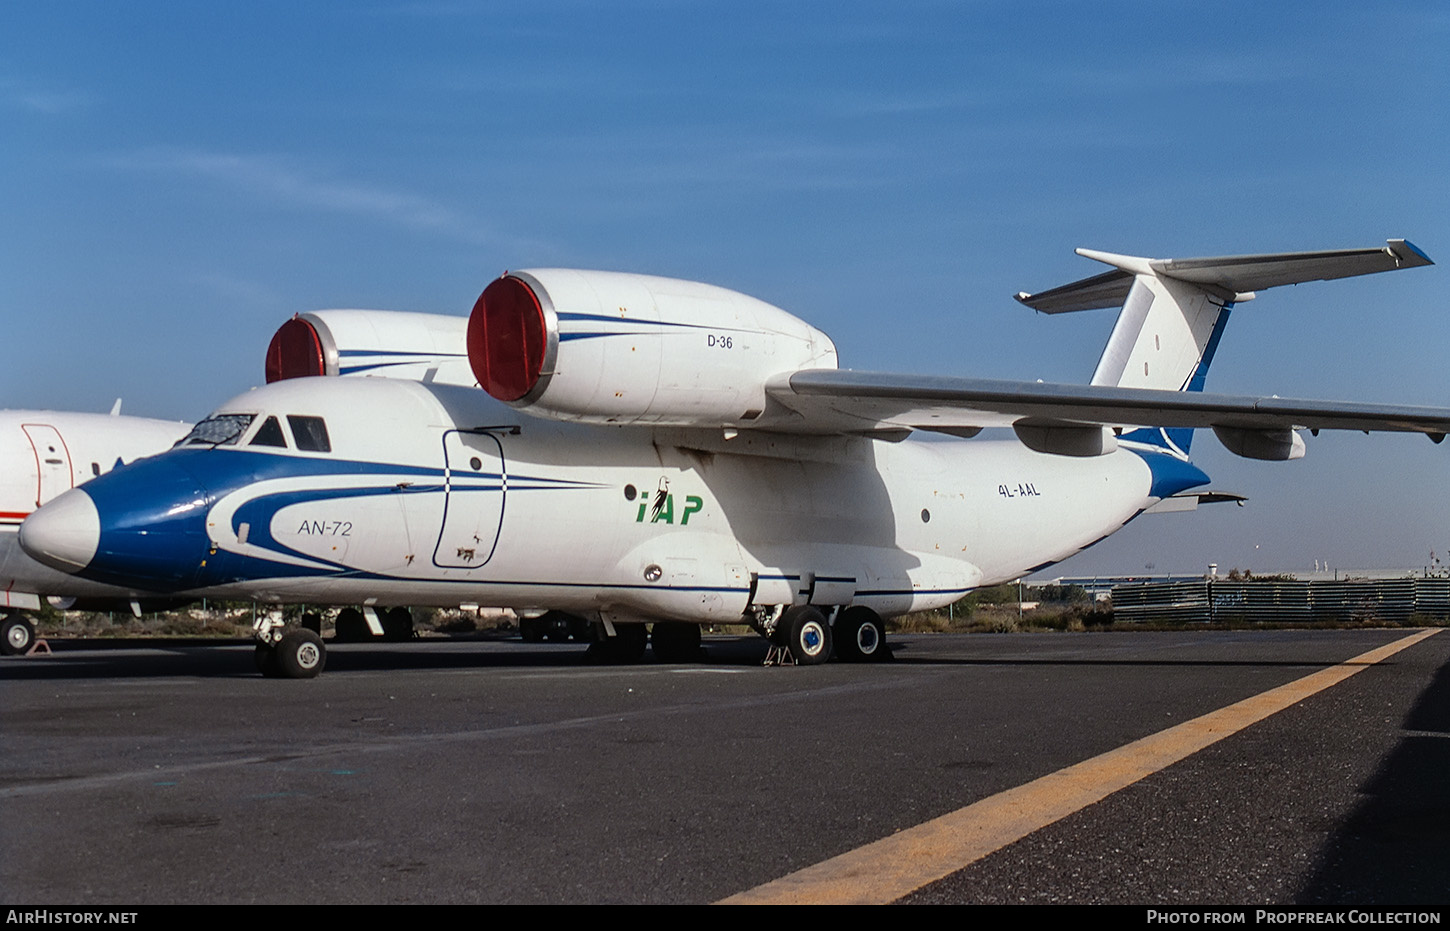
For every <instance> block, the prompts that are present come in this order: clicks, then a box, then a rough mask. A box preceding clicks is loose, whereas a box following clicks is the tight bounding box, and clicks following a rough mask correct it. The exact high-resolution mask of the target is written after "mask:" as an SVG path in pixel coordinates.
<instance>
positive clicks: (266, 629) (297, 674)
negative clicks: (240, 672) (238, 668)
mask: <svg viewBox="0 0 1450 931" xmlns="http://www.w3.org/2000/svg"><path fill="white" fill-rule="evenodd" d="M253 658H254V660H255V661H256V664H257V671H258V672H260V673H261V674H262V675H264V676H266V677H267V678H269V679H311V678H313V677H315V676H316V675H317V674H318V673H320V672H322V668H323V667H324V666H326V665H327V648H326V647H324V646H323V645H322V637H321V636H320V635H319V634H318V633H317V632H316V631H314V630H309V629H308V628H306V627H296V628H293V629H291V630H288V631H286V632H285V633H284V632H283V631H282V621H281V618H280V616H278V617H266V618H259V619H258V621H257V649H256V653H255V654H254V656H253Z"/></svg>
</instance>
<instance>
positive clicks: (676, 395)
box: [468, 268, 836, 426]
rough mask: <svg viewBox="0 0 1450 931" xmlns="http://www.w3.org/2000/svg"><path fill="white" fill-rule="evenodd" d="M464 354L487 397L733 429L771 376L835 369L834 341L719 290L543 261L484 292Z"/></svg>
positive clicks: (745, 419)
mask: <svg viewBox="0 0 1450 931" xmlns="http://www.w3.org/2000/svg"><path fill="white" fill-rule="evenodd" d="M468 361H469V364H470V365H471V366H472V368H473V374H474V376H475V377H476V378H477V379H478V383H479V385H481V386H482V387H483V388H484V390H486V391H487V392H488V393H489V394H491V395H493V396H494V397H495V398H498V399H499V400H500V401H505V402H507V403H509V404H511V405H513V406H514V407H517V408H520V409H526V410H529V411H530V412H531V413H536V414H539V415H541V416H546V417H551V418H554V419H556V420H582V421H589V422H592V423H613V424H630V423H650V424H662V425H671V426H731V425H737V426H738V425H748V424H750V423H751V422H752V421H754V420H755V419H757V418H758V417H760V415H761V414H762V413H764V412H765V404H766V395H765V384H766V382H767V381H768V380H769V379H770V378H771V377H772V376H774V375H779V374H781V373H784V372H795V371H798V370H800V369H808V368H835V367H836V347H835V345H834V344H833V343H832V342H831V340H830V338H829V337H828V336H826V334H825V333H822V332H821V331H820V330H818V329H816V328H815V327H813V326H811V325H809V324H808V323H806V322H805V321H803V320H801V319H799V318H797V317H794V316H792V315H791V314H788V313H786V312H785V311H783V310H781V309H780V308H779V307H774V306H772V305H770V304H767V303H765V302H764V301H760V300H757V299H755V298H753V297H749V296H747V295H744V294H740V293H739V292H736V291H731V290H728V289H726V288H720V287H716V286H714V285H708V284H700V283H698V282H694V281H680V280H677V279H673V278H657V277H654V276H650V275H632V274H623V273H619V272H597V271H577V270H574V269H561V268H545V269H532V270H529V271H519V272H509V273H506V274H505V275H504V276H503V277H501V278H499V279H497V280H495V281H494V282H493V283H492V284H490V285H489V286H488V287H487V288H485V289H484V292H483V294H482V295H481V296H480V297H479V299H478V302H477V303H476V304H474V306H473V314H472V316H471V317H470V318H469V321H468Z"/></svg>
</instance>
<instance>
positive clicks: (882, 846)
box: [719, 629, 1437, 905]
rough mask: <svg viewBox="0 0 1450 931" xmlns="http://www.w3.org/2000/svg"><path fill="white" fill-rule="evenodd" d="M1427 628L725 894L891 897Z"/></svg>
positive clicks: (866, 900) (744, 900)
mask: <svg viewBox="0 0 1450 931" xmlns="http://www.w3.org/2000/svg"><path fill="white" fill-rule="evenodd" d="M1436 632H1437V629H1430V630H1422V631H1419V632H1418V633H1415V634H1412V635H1410V636H1408V637H1402V638H1401V639H1399V640H1396V641H1394V642H1393V643H1388V644H1386V645H1384V646H1382V647H1379V648H1377V649H1374V650H1370V651H1369V652H1368V653H1362V654H1360V655H1359V656H1356V657H1354V658H1353V659H1349V660H1346V661H1344V662H1343V663H1340V664H1339V665H1337V666H1331V667H1329V668H1327V669H1321V670H1320V671H1319V672H1316V673H1313V674H1311V675H1308V676H1305V677H1304V678H1302V679H1298V680H1296V681H1294V682H1290V683H1287V684H1285V685H1281V686H1279V687H1278V688H1274V689H1270V690H1269V691H1267V692H1263V693H1261V694H1259V695H1255V696H1253V697H1251V698H1246V699H1244V700H1243V701H1240V702H1236V703H1234V704H1232V705H1229V706H1228V707H1226V708H1220V709H1219V710H1217V711H1212V712H1209V713H1208V714H1205V715H1203V716H1202V717H1198V718H1194V719H1193V720H1192V721H1185V722H1184V723H1182V724H1179V725H1177V726H1176V727H1170V728H1169V729H1168V730H1166V731H1160V732H1159V733H1157V734H1153V735H1150V736H1148V737H1144V738H1142V739H1141V740H1135V741H1133V742H1132V743H1130V744H1126V745H1124V746H1122V747H1119V748H1118V749H1116V750H1110V751H1108V752H1107V753H1104V754H1102V755H1101V756H1096V757H1093V758H1092V759H1090V760H1085V761H1083V762H1081V763H1078V764H1076V765H1075V766H1069V767H1067V768H1066V769H1062V770H1059V771H1057V772H1055V773H1052V774H1050V775H1047V776H1043V777H1042V778H1040V779H1036V780H1034V781H1032V782H1029V783H1027V784H1026V785H1022V786H1018V787H1017V788H1015V789H1008V790H1007V791H1006V792H1000V793H998V794H997V795H993V796H991V797H990V798H985V799H982V800H981V801H980V802H975V803H973V804H971V805H968V806H967V807H965V808H959V809H957V810H956V811H954V812H951V813H950V814H946V815H942V816H941V817H940V818H934V819H933V820H931V821H927V822H926V823H924V824H919V825H917V826H916V827H914V828H908V829H907V830H905V831H901V832H899V833H896V834H893V835H891V836H890V837H885V838H882V839H881V840H879V841H876V842H874V843H871V844H867V845H866V846H864V847H858V848H856V849H855V850H852V851H849V852H847V853H843V854H841V855H840V856H839V857H833V858H831V859H829V860H826V861H825V862H823V863H817V864H816V865H815V866H809V867H806V868H805V869H803V870H800V871H798V872H795V873H791V874H790V875H789V876H783V877H781V878H780V879H777V880H775V881H773V882H768V883H766V884H765V885H763V886H756V887H755V888H754V889H747V890H745V891H744V892H741V893H738V894H736V895H732V896H730V897H729V898H728V899H723V900H722V901H721V902H720V903H719V904H722V905H885V904H886V903H888V902H894V901H896V900H897V899H899V898H901V897H902V896H904V895H907V894H908V893H911V892H914V891H916V890H917V889H920V888H921V887H922V886H925V885H927V884H928V883H933V882H936V881H937V880H938V879H942V878H943V877H946V876H950V875H951V874H952V873H955V872H956V871H957V870H960V869H963V868H965V867H966V866H968V865H970V864H972V863H975V862H976V861H977V860H980V859H981V858H983V857H985V856H987V855H988V854H989V853H993V852H994V851H997V850H1001V849H1002V848H1003V847H1006V846H1007V845H1008V844H1011V843H1013V842H1014V841H1018V840H1021V839H1022V838H1024V837H1026V836H1027V835H1028V834H1031V833H1032V832H1033V831H1036V830H1038V829H1040V828H1044V827H1046V826H1048V825H1049V824H1052V823H1053V822H1055V821H1058V820H1060V819H1062V818H1065V817H1067V816H1068V815H1070V814H1072V813H1073V812H1076V811H1081V810H1082V809H1084V808H1086V807H1087V806H1089V805H1092V804H1093V803H1095V802H1100V801H1102V800H1103V799H1105V798H1107V797H1108V796H1109V795H1112V794H1113V793H1114V792H1116V791H1118V790H1119V789H1122V788H1126V787H1127V786H1130V785H1132V784H1133V783H1135V782H1137V781H1138V780H1140V779H1142V778H1144V777H1146V776H1150V775H1152V774H1153V773H1155V772H1158V771H1159V770H1161V769H1163V768H1165V767H1167V766H1169V765H1171V764H1173V763H1177V762H1178V761H1179V760H1182V759H1185V758H1187V757H1189V756H1191V755H1192V754H1194V753H1197V752H1198V751H1199V750H1202V749H1203V748H1205V747H1208V746H1210V745H1212V744H1214V743H1217V742H1218V741H1220V740H1223V739H1224V738H1225V737H1228V736H1231V735H1233V734H1235V733H1237V732H1239V731H1241V730H1243V729H1244V728H1246V727H1248V726H1249V725H1250V724H1254V723H1256V722H1258V721H1262V720H1263V719H1264V718H1267V717H1269V716H1270V715H1272V714H1275V713H1277V712H1279V711H1283V710H1284V709H1285V708H1288V707H1289V706H1291V705H1293V704H1295V703H1297V702H1300V701H1303V700H1304V699H1306V698H1308V697H1309V696H1311V695H1314V694H1315V693H1317V692H1321V691H1323V690H1324V689H1327V688H1329V687H1330V686H1333V685H1337V684H1339V683H1340V682H1343V681H1344V680H1345V679H1348V678H1349V677H1350V676H1352V675H1354V674H1355V673H1357V672H1360V671H1361V670H1363V669H1365V668H1367V667H1369V666H1372V665H1374V664H1375V663H1378V662H1381V661H1382V660H1385V659H1387V658H1389V657H1391V656H1393V655H1394V654H1396V653H1398V652H1400V651H1401V650H1403V649H1405V648H1406V647H1410V646H1413V645H1415V644H1416V643H1419V642H1420V641H1421V640H1424V639H1425V638H1426V637H1429V636H1431V635H1432V634H1434V633H1436Z"/></svg>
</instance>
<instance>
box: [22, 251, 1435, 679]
mask: <svg viewBox="0 0 1450 931" xmlns="http://www.w3.org/2000/svg"><path fill="white" fill-rule="evenodd" d="M1083 254H1084V255H1086V256H1088V257H1090V258H1093V259H1097V260H1099V261H1101V262H1105V263H1106V264H1108V265H1110V266H1112V270H1111V271H1109V272H1107V273H1105V274H1101V275H1098V276H1096V277H1093V278H1088V279H1085V280H1083V281H1079V282H1076V283H1073V284H1070V285H1066V286H1063V287H1060V288H1056V289H1053V290H1051V291H1046V292H1042V293H1039V294H1031V295H1029V294H1021V295H1018V299H1019V300H1020V301H1022V302H1023V303H1024V304H1026V305H1027V306H1029V307H1033V308H1036V309H1038V310H1040V311H1043V312H1046V313H1061V312H1067V311H1075V310H1084V309H1089V308H1096V307H1110V306H1119V305H1121V306H1122V310H1121V312H1120V313H1119V315H1118V320H1117V324H1116V326H1115V328H1114V329H1113V332H1112V335H1111V337H1110V338H1109V340H1108V344H1107V348H1106V350H1105V351H1104V353H1103V356H1102V359H1101V361H1100V362H1099V364H1098V367H1097V371H1096V372H1095V374H1094V376H1093V379H1092V383H1091V384H1090V385H1087V386H1082V385H1060V384H1042V383H1035V382H1033V383H1018V382H1004V381H983V380H975V379H964V378H939V377H929V376H918V375H886V374H874V373H867V372H855V371H849V370H839V369H838V368H837V367H836V350H835V347H834V345H833V344H832V343H831V340H830V339H829V338H828V337H827V336H826V334H824V333H822V332H821V331H820V330H817V329H815V328H814V327H812V326H809V325H808V324H806V323H805V322H803V321H801V320H799V319H797V318H795V317H793V316H791V315H790V314H788V313H786V312H785V311H782V310H780V309H779V308H776V307H773V306H771V305H769V304H766V303H763V302H761V301H759V300H756V299H754V298H751V297H747V296H745V295H743V294H739V293H736V292H733V291H728V290H725V289H723V288H719V287H714V286H711V285H706V284H698V283H694V282H688V281H676V280H671V279H666V278H656V277H650V276H645V275H632V274H620V273H612V272H594V271H576V270H568V269H540V270H532V271H521V272H511V273H506V274H504V275H503V276H502V277H501V278H499V279H497V280H495V281H494V282H493V283H492V284H490V285H489V286H488V287H487V288H486V289H485V290H484V292H483V294H482V296H481V297H480V298H479V300H478V302H477V304H476V305H475V307H474V309H473V313H472V316H471V317H470V318H469V321H468V325H467V335H466V343H467V359H468V364H469V370H468V372H467V374H466V375H465V376H464V378H463V379H460V380H469V381H471V382H474V383H476V385H475V384H464V385H459V384H448V383H446V382H448V381H450V380H453V379H450V378H448V377H440V376H445V375H446V372H445V370H446V369H448V366H450V365H454V366H455V368H456V367H457V365H458V364H461V363H459V362H458V360H454V359H451V358H450V356H458V355H459V353H458V351H457V350H456V349H454V350H453V351H452V352H451V353H450V352H449V351H447V349H448V347H446V346H444V347H442V348H441V349H438V347H436V346H435V349H438V351H437V358H436V359H435V360H434V361H433V362H432V363H429V362H428V361H427V359H426V358H423V359H422V361H421V362H420V358H422V357H420V356H419V355H418V350H419V346H418V345H408V346H398V347H397V348H396V350H390V349H389V346H388V345H386V344H383V345H371V346H358V345H352V346H344V347H339V346H338V345H336V340H335V339H332V338H331V337H328V338H324V336H323V334H320V333H319V329H318V328H317V327H314V326H312V325H311V324H310V323H308V322H307V321H306V320H305V319H302V318H299V319H297V320H295V321H293V323H294V324H295V325H293V326H291V327H290V330H289V328H288V327H284V330H283V331H279V335H278V341H275V342H274V346H273V352H272V353H269V378H274V379H276V380H274V381H273V382H272V383H271V384H269V385H267V386H266V387H264V388H261V389H258V390H255V391H251V392H248V393H247V394H244V395H242V396H240V397H238V398H235V399H233V400H231V401H228V402H227V403H225V404H223V405H222V406H221V407H220V408H219V409H218V410H217V411H216V413H214V414H213V415H211V416H210V417H208V418H207V419H206V420H204V421H203V422H201V423H199V424H198V425H197V426H196V427H195V428H194V429H193V430H192V432H191V433H190V434H189V435H188V436H187V437H186V439H185V440H184V441H183V442H182V443H181V444H179V445H178V446H177V448H175V449H173V450H171V451H169V452H166V453H164V454H162V455H159V456H156V457H153V458H150V459H145V460H142V461H139V462H136V463H133V464H131V465H129V466H127V467H125V468H123V469H117V470H116V471H114V472H111V473H110V474H107V475H103V476H101V477H100V478H97V479H95V480H94V481H91V482H89V483H88V484H86V485H85V486H84V487H83V488H77V489H75V490H73V491H69V492H66V493H65V494H63V495H61V496H60V497H58V498H56V499H55V500H54V501H52V502H51V503H49V504H47V505H45V506H44V507H42V508H40V509H39V510H38V511H37V512H36V513H35V514H34V515H32V516H31V517H30V518H29V519H27V520H26V521H25V523H24V524H23V525H22V528H21V545H22V546H23V547H24V548H25V551H26V552H27V553H29V554H31V555H32V556H34V557H35V558H36V559H38V560H40V561H42V562H44V563H46V564H47V565H50V566H53V567H55V568H57V569H61V570H63V571H66V572H69V573H73V574H76V575H79V576H81V577H82V578H85V579H90V580H93V581H97V582H103V583H107V584H111V585H116V586H122V587H125V588H127V589H128V590H130V591H132V592H134V593H136V594H138V595H143V594H145V595H150V594H155V593H165V594H189V595H193V596H197V597H199V596H202V595H210V596H224V597H240V598H255V599H260V600H263V601H272V602H310V603H314V604H337V605H358V604H363V605H372V606H375V607H387V606H396V605H457V604H460V603H475V604H488V605H497V606H507V607H513V608H516V609H518V610H520V611H521V612H525V613H530V612H534V613H536V612H539V611H542V610H545V609H552V610H559V611H564V612H569V613H571V614H574V615H579V616H582V617H585V618H589V619H591V620H593V621H595V622H596V630H597V632H598V635H599V637H600V641H599V643H597V644H596V647H597V648H598V649H599V650H600V651H601V652H604V653H605V654H607V655H612V656H614V657H616V658H619V659H628V658H634V657H637V656H638V655H639V654H640V653H641V652H642V651H643V650H644V648H645V645H646V636H647V635H646V624H653V643H654V648H655V651H656V653H657V654H659V655H660V656H662V657H664V658H672V657H677V656H682V655H686V654H688V653H689V652H691V651H692V650H693V648H694V647H695V646H696V645H697V644H698V638H699V625H701V624H705V623H713V622H739V621H741V620H742V619H744V620H745V621H747V622H748V623H751V624H753V625H754V626H755V627H756V628H757V629H758V630H760V631H761V632H762V633H765V634H766V635H767V636H770V637H772V638H774V639H775V641H776V642H777V644H779V645H781V646H784V647H785V648H787V650H788V651H789V653H790V654H791V655H792V656H793V657H794V658H795V659H796V661H797V662H799V663H802V664H810V663H817V662H823V661H825V660H826V659H827V658H828V657H829V656H831V655H832V653H833V651H834V653H835V655H837V656H838V657H840V658H842V659H852V660H859V659H870V658H874V657H877V656H880V655H882V653H883V650H884V636H885V633H884V625H883V621H882V619H883V618H886V617H891V616H893V615H898V614H902V613H905V612H908V611H918V610H922V609H928V608H934V607H940V606H944V605H946V604H948V603H950V602H952V601H954V600H956V599H958V598H960V597H961V596H962V595H963V594H964V593H966V592H968V591H971V590H972V589H974V588H977V587H979V586H983V585H991V584H995V583H999V582H1002V581H1004V580H1009V579H1014V578H1017V577H1019V576H1022V575H1024V574H1026V573H1029V572H1031V571H1033V570H1035V569H1037V568H1040V567H1042V566H1045V565H1048V564H1050V563H1053V562H1055V561H1058V560H1061V559H1064V558H1066V557H1068V556H1070V555H1072V554H1073V553H1076V552H1078V551H1079V550H1081V549H1082V548H1083V547H1085V546H1088V545H1089V544H1091V543H1093V542H1095V541H1097V540H1099V539H1101V538H1103V537H1104V536H1106V535H1108V534H1110V533H1112V532H1114V531H1115V530H1117V529H1118V528H1119V527H1122V526H1123V525H1124V524H1125V523H1127V522H1128V521H1129V520H1132V519H1133V518H1134V517H1136V516H1137V515H1139V514H1142V513H1143V512H1144V511H1146V510H1148V509H1150V508H1154V507H1155V506H1160V505H1162V504H1163V503H1164V502H1165V500H1166V499H1169V498H1172V497H1174V496H1180V500H1181V498H1182V497H1183V496H1185V495H1186V493H1187V492H1188V490H1189V489H1193V488H1198V487H1200V486H1202V485H1204V484H1205V483H1206V482H1207V480H1208V479H1207V476H1206V475H1204V473H1203V472H1201V471H1200V470H1199V469H1197V468H1196V467H1195V466H1194V465H1193V464H1192V463H1191V462H1189V459H1188V450H1189V441H1190V439H1191V436H1192V430H1193V428H1197V427H1210V428H1212V429H1213V431H1214V433H1215V434H1216V435H1217V437H1218V438H1219V440H1220V441H1221V442H1222V443H1223V444H1224V445H1225V446H1226V447H1228V448H1229V449H1230V450H1232V451H1233V452H1235V453H1237V454H1239V455H1242V456H1249V457H1253V458H1257V459H1293V458H1297V457H1299V456H1301V455H1303V452H1304V443H1303V440H1302V439H1301V438H1300V436H1299V434H1298V433H1297V432H1296V429H1298V428H1306V429H1309V430H1311V431H1317V430H1320V429H1352V430H1397V431H1414V432H1421V433H1426V434H1429V435H1430V437H1431V438H1432V439H1434V440H1436V441H1437V442H1438V441H1439V440H1440V439H1442V438H1443V436H1444V434H1445V433H1446V432H1447V431H1450V410H1443V409H1427V408H1411V407H1387V406H1379V405H1361V404H1345V403H1337V402H1315V401H1295V400H1285V399H1281V398H1276V397H1275V398H1257V397H1230V396H1222V395H1211V394H1205V393H1203V392H1202V390H1201V389H1202V386H1203V379H1204V374H1205V372H1206V371H1207V368H1208V365H1209V362H1210V361H1211V360H1212V358H1213V354H1214V350H1215V347H1216V346H1217V344H1218V340H1219V337H1220V334H1221V333H1222V331H1223V327H1224V325H1225V323H1226V321H1227V319H1228V316H1229V308H1230V307H1231V306H1233V305H1234V304H1235V303H1240V302H1243V301H1246V300H1249V299H1250V298H1252V297H1253V296H1254V295H1253V292H1254V291H1257V290H1262V289H1264V288H1269V287H1274V286H1276V285H1282V284H1289V283H1294V282H1303V281H1312V280H1317V279H1328V278H1339V277H1345V276H1349V275H1360V274H1367V273H1370V272H1378V271H1386V270H1391V269H1396V268H1408V267H1413V266H1419V265H1429V264H1431V263H1430V260H1429V259H1428V258H1427V257H1426V256H1425V255H1424V254H1423V253H1422V252H1420V251H1419V250H1418V249H1416V248H1415V247H1413V246H1411V245H1410V244H1409V243H1407V242H1404V241H1402V240H1393V241H1390V242H1389V243H1388V244H1387V245H1385V246H1383V247H1379V248H1372V249H1355V250H1343V251H1334V252H1313V253H1293V254H1282V255H1255V256H1235V257H1227V258H1212V259H1189V260H1153V259H1143V258H1136V257H1130V256H1120V255H1112V254H1108V253H1099V252H1087V251H1083ZM424 328H425V329H426V326H425V327H424ZM323 329H326V328H325V327H324V328H323ZM385 329H386V328H380V329H378V331H377V332H378V333H379V334H382V333H383V332H384V330H385ZM399 339H400V341H405V340H401V338H399ZM415 342H417V341H415ZM445 342H446V340H445ZM424 348H425V349H426V347H424ZM394 351H396V352H397V353H399V355H397V356H390V355H389V353H390V352H394ZM426 355H427V353H426V352H424V353H423V356H426ZM364 356H366V357H367V358H368V360H370V361H368V362H366V363H365V364H367V365H376V366H379V367H382V368H387V367H388V366H389V365H390V364H391V363H390V362H389V360H390V359H393V360H395V361H398V362H399V364H402V365H404V366H405V367H406V365H416V366H417V367H418V369H419V371H417V372H415V373H414V374H417V375H418V376H419V377H420V379H421V380H419V381H412V380H405V379H402V378H285V377H283V376H286V375H293V374H319V375H320V374H328V373H337V372H339V371H342V370H344V369H347V368H349V367H351V368H353V369H355V368H357V367H358V366H359V365H361V364H364V363H359V362H358V359H359V358H361V357H364ZM480 389H481V390H480ZM984 427H1010V428H1011V429H1012V430H1013V431H1014V432H1015V434H1016V438H1015V439H1007V440H999V441H992V440H987V439H985V438H978V439H974V438H973V437H975V435H976V434H977V433H978V432H979V431H980V430H981V429H982V428H984ZM913 431H932V432H935V433H940V434H946V435H948V436H949V437H952V438H953V439H949V440H946V441H942V442H931V443H925V442H910V441H908V442H902V440H903V439H905V438H906V437H907V436H908V434H910V433H912V432H913ZM1173 503H1176V502H1170V504H1173ZM261 636H262V638H263V645H262V646H261V647H259V666H261V667H262V668H263V671H265V672H269V673H272V674H279V675H288V676H309V675H315V674H316V673H317V672H318V671H319V670H320V669H321V668H322V665H323V662H324V653H323V648H322V641H321V640H320V638H318V637H317V635H316V634H315V633H313V632H311V631H308V630H291V631H286V632H285V633H284V631H283V630H282V629H264V630H263V631H262V634H261Z"/></svg>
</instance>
